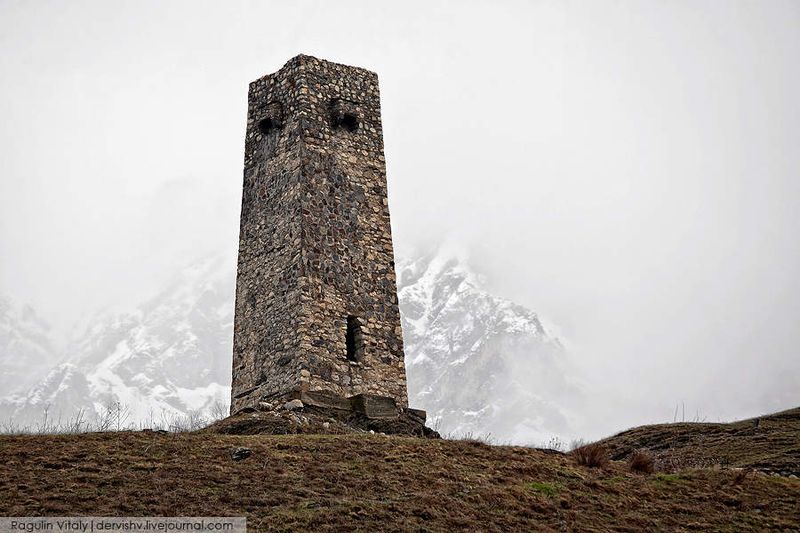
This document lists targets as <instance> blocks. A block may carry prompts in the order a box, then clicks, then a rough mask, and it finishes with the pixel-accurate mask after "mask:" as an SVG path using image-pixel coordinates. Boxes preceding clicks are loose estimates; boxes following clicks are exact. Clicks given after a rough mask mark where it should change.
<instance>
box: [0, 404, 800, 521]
mask: <svg viewBox="0 0 800 533" xmlns="http://www.w3.org/2000/svg"><path fill="white" fill-rule="evenodd" d="M776 416H777V415H776ZM776 423H779V422H776ZM763 424H764V422H762V425H763ZM683 426H685V424H680V425H677V424H676V425H670V426H668V427H669V428H672V429H673V430H675V432H674V435H673V437H674V438H673V441H674V442H676V443H677V442H681V443H685V444H686V446H688V447H689V448H688V449H691V446H693V445H692V444H690V443H689V440H690V439H689V440H684V437H683V436H679V435H685V434H686V433H684V428H683ZM751 426H752V423H751ZM654 427H656V428H660V426H654ZM693 427H696V426H693ZM764 427H767V426H764ZM645 430H646V432H649V431H654V430H652V429H650V430H648V429H647V428H640V430H632V431H633V432H636V431H645ZM659 431H661V429H659ZM791 431H792V432H793V433H792V432H790V434H793V435H794V437H793V438H794V444H793V445H792V446H796V444H797V439H798V433H797V431H796V429H793V430H791ZM690 433H691V432H690ZM703 433H705V428H703ZM626 434H627V436H626V437H624V439H623V437H622V436H618V437H617V439H618V442H617V443H613V442H610V443H609V447H613V449H614V450H616V452H613V453H622V452H621V450H622V449H623V445H622V444H621V443H623V442H628V441H630V443H631V445H633V444H634V443H635V444H636V445H637V446H638V445H640V444H643V443H644V440H642V439H639V440H630V439H632V438H633V437H632V436H631V435H632V434H631V432H626V433H624V434H622V435H626ZM647 434H648V435H649V434H650V433H647ZM734 438H736V437H734ZM655 440H657V439H655ZM715 442H716V441H715ZM757 442H761V440H758V441H757ZM766 442H767V444H766V445H765V446H767V447H768V446H769V443H770V442H775V441H774V440H770V439H767V441H766ZM781 446H782V445H781ZM237 447H247V448H249V449H250V450H251V451H252V454H251V455H250V456H249V457H247V458H246V459H244V460H240V461H235V460H233V459H232V457H231V452H232V450H234V449H235V448H237ZM744 448H746V446H745V445H744V444H742V446H738V447H735V448H731V450H736V449H744ZM790 448H791V446H790ZM781 449H783V448H781ZM791 449H793V448H791ZM687 453H688V452H687ZM726 453H728V452H726ZM731 453H734V452H731ZM748 453H749V452H748ZM759 453H760V452H759ZM759 456H761V455H759ZM748 461H749V459H748ZM748 461H745V462H748ZM0 464H2V467H0V514H2V515H5V516H26V515H34V516H37V515H94V516H102V515H106V516H107V515H112V516H113V515H141V516H159V515H160V516H242V515H244V516H247V518H248V524H249V526H250V528H251V530H254V531H272V530H275V531H281V530H323V531H326V530H327V531H350V530H364V531H409V530H410V531H451V530H460V529H469V530H481V531H509V530H521V531H565V530H566V531H569V530H577V531H609V530H614V531H637V532H638V531H647V530H649V531H652V530H661V531H682V530H687V531H688V530H702V531H746V530H771V529H774V530H797V529H798V528H800V504H798V502H800V481H798V480H797V479H793V478H791V477H788V476H770V475H765V474H763V473H759V472H749V471H746V470H745V471H742V470H735V469H721V468H717V467H712V468H681V469H677V470H676V471H670V472H669V473H663V472H661V473H659V472H656V473H653V474H640V473H634V472H631V471H630V469H629V468H628V465H627V463H626V462H624V461H611V462H610V463H609V464H608V465H607V466H606V467H604V468H589V467H585V466H580V465H578V464H577V462H576V460H575V458H574V457H573V456H572V455H570V454H561V453H554V452H548V451H544V450H536V449H531V448H521V447H511V446H488V445H486V444H482V443H479V442H474V441H448V440H438V439H421V438H414V437H400V436H383V435H380V434H369V433H366V434H342V435H313V434H292V435H229V434H220V433H215V432H209V431H201V432H193V433H172V434H167V433H157V432H121V433H94V434H81V435H20V436H0Z"/></svg>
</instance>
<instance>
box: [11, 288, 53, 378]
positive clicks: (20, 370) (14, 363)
mask: <svg viewBox="0 0 800 533" xmlns="http://www.w3.org/2000/svg"><path fill="white" fill-rule="evenodd" d="M55 359H56V351H55V350H54V349H53V341H52V339H51V335H50V326H49V325H48V324H47V322H45V321H44V320H43V319H42V318H41V317H39V316H38V315H37V314H36V312H35V311H34V310H33V309H32V308H31V307H30V306H22V307H20V306H15V305H14V304H13V303H12V302H11V301H9V300H7V299H5V298H3V297H0V391H4V392H5V394H9V393H13V392H16V391H18V390H21V389H25V388H26V387H30V386H31V385H33V384H34V383H35V382H36V378H37V376H41V375H42V373H44V372H46V371H47V370H48V368H49V367H50V366H51V365H52V364H53V363H54V362H55Z"/></svg>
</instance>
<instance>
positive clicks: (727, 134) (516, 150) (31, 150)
mask: <svg viewBox="0 0 800 533" xmlns="http://www.w3.org/2000/svg"><path fill="white" fill-rule="evenodd" d="M301 52H302V53H308V54H312V55H316V56H318V57H322V58H325V59H330V60H333V61H338V62H342V63H347V64H353V65H359V66H364V67H367V68H370V69H372V70H375V71H377V72H378V74H379V76H380V82H381V91H382V99H383V102H382V103H383V114H384V117H383V118H384V127H385V143H386V152H387V154H386V155H387V161H388V172H389V187H390V206H391V209H392V217H393V220H392V223H393V231H394V235H395V240H396V246H397V248H398V250H399V252H400V254H403V253H407V252H408V250H410V249H411V248H412V247H414V246H417V245H419V244H424V243H430V242H439V241H442V240H444V239H448V240H450V241H455V242H457V243H461V244H463V245H465V246H469V247H470V248H471V249H472V250H473V254H474V257H475V260H476V262H477V263H479V264H480V265H481V266H482V267H484V268H486V269H487V270H488V271H489V272H490V274H491V275H492V278H493V279H494V280H495V289H496V290H497V291H498V292H499V293H500V294H503V295H505V296H508V297H511V298H513V299H515V300H516V301H519V302H520V303H523V304H526V305H528V306H530V307H532V308H533V309H536V310H538V311H540V312H541V313H542V314H543V315H545V316H546V317H549V318H550V319H551V320H552V321H553V322H555V323H556V324H558V325H559V326H560V327H561V329H562V331H563V333H564V335H565V336H566V337H567V338H568V339H570V340H571V341H572V343H573V349H574V351H575V353H576V355H577V357H579V360H580V364H581V366H582V368H583V369H584V370H585V371H586V373H587V375H588V376H589V378H590V379H592V380H594V381H596V383H595V386H601V388H600V389H599V390H601V391H604V392H601V393H600V395H599V397H598V398H597V403H598V404H604V405H605V409H606V412H608V411H609V410H610V409H611V410H617V411H618V413H619V414H618V415H617V418H616V419H617V420H619V422H617V424H618V425H620V424H626V423H628V425H633V424H634V423H639V422H642V421H653V420H665V419H671V418H672V414H673V409H674V407H675V405H676V404H678V403H680V402H685V404H686V410H687V417H688V414H689V413H690V414H691V415H692V416H694V415H695V414H696V413H697V412H698V411H699V412H700V414H701V416H704V417H708V418H710V419H716V418H731V417H738V416H748V415H754V414H757V413H759V412H761V411H769V410H775V409H779V408H786V407H791V406H793V405H797V404H800V354H799V353H798V348H797V345H798V342H799V341H800V332H799V331H798V325H800V281H799V280H800V276H799V274H800V268H799V267H800V238H798V235H797V232H798V229H800V225H799V224H798V222H800V214H799V213H800V149H798V139H800V103H799V102H798V97H797V95H798V94H800V69H798V66H797V65H798V63H797V58H798V55H800V4H798V3H797V2H793V1H786V2H780V1H770V2H734V1H716V2H708V1H706V2H698V1H692V2H675V1H672V2H644V1H642V2H595V1H591V2H590V1H586V2H498V1H493V2H466V1H459V2H451V3H447V2H430V1H428V2H395V3H393V4H392V5H389V4H388V3H383V2H366V1H365V2H330V1H328V2H235V1H230V2H198V1H191V2H177V1H173V2H144V1H136V2H133V1H130V2H109V1H100V2H79V1H71V2H44V1H39V2H30V1H9V0H4V1H0V116H2V118H3V119H2V121H0V147H1V148H0V156H1V157H0V293H4V294H8V295H10V296H12V297H13V298H15V299H16V300H17V301H21V302H30V303H32V304H34V306H35V307H36V308H37V309H39V310H40V311H41V312H42V314H44V315H45V316H46V317H48V318H50V319H51V321H53V322H54V323H56V324H57V325H59V326H60V327H62V328H66V327H68V325H69V324H70V323H71V322H72V321H73V320H74V319H76V318H77V317H79V316H80V315H81V314H83V313H85V312H87V311H89V310H92V309H94V308H95V307H97V306H99V305H104V304H108V303H114V304H117V305H128V304H129V303H132V302H135V301H138V300H140V299H141V297H142V295H143V294H147V293H149V292H151V291H153V290H155V289H156V288H158V287H159V286H160V284H161V283H162V282H163V281H164V280H165V279H166V278H168V277H170V276H171V275H172V274H173V273H174V270H175V268H176V267H178V266H180V265H183V264H185V263H186V262H187V261H188V260H190V259H191V258H192V257H195V256H198V255H202V254H204V253H206V252H209V251H222V252H224V253H227V254H230V257H231V260H232V261H235V253H236V245H237V233H238V212H239V202H240V194H241V175H242V168H241V167H242V157H243V156H242V151H243V135H244V123H245V113H246V96H247V84H248V82H250V81H251V80H253V79H255V78H257V77H260V76H262V75H263V74H266V73H269V72H273V71H275V70H277V69H278V68H280V66H281V65H282V64H283V63H284V62H285V61H286V60H288V59H289V58H290V57H292V56H294V55H296V54H298V53H301ZM606 393H607V396H604V394H606Z"/></svg>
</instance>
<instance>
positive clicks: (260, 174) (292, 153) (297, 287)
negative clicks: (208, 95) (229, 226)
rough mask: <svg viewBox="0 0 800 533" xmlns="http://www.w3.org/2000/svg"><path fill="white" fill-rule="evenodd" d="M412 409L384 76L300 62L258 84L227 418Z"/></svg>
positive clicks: (253, 91) (250, 119) (251, 112)
mask: <svg viewBox="0 0 800 533" xmlns="http://www.w3.org/2000/svg"><path fill="white" fill-rule="evenodd" d="M308 391H328V392H331V393H334V394H336V395H337V396H339V397H342V398H344V397H350V396H355V395H359V394H371V395H378V396H386V397H389V398H392V399H393V400H394V401H395V402H396V404H397V406H398V407H399V408H402V407H406V406H407V404H408V399H407V391H406V376H405V364H404V360H403V339H402V331H401V329H400V313H399V310H398V307H397V289H396V281H395V271H394V253H393V249H392V236H391V228H390V225H389V208H388V202H387V191H386V168H385V160H384V155H383V131H382V127H381V115H380V97H379V92H378V78H377V76H376V75H375V74H374V73H373V72H370V71H367V70H364V69H361V68H356V67H348V66H345V65H339V64H336V63H331V62H328V61H323V60H320V59H316V58H313V57H310V56H304V55H300V56H297V57H295V58H293V59H291V60H290V61H289V62H288V63H286V65H284V67H283V68H281V69H280V70H279V71H278V72H276V73H274V74H271V75H268V76H265V77H263V78H261V79H258V80H256V81H254V82H253V83H251V84H250V90H249V95H248V116H247V133H246V138H245V160H244V184H243V193H242V214H241V227H240V240H239V264H238V276H237V285H236V312H235V323H234V354H233V390H232V405H231V410H232V412H235V411H237V410H239V409H241V408H242V407H246V406H254V405H256V404H257V402H258V401H259V400H261V399H264V398H273V397H278V396H290V395H293V394H294V395H296V394H298V393H303V392H308Z"/></svg>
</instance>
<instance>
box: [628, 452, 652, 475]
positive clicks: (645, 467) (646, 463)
mask: <svg viewBox="0 0 800 533" xmlns="http://www.w3.org/2000/svg"><path fill="white" fill-rule="evenodd" d="M628 467H629V468H630V469H631V472H639V473H640V474H652V473H653V471H654V470H655V461H653V457H652V456H651V455H650V454H649V453H647V452H645V451H641V450H637V451H635V452H633V455H631V457H630V459H628Z"/></svg>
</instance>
